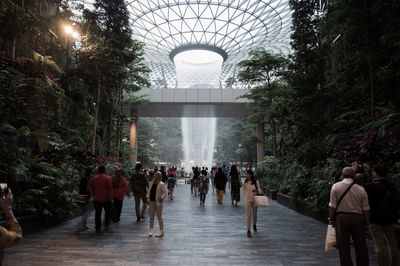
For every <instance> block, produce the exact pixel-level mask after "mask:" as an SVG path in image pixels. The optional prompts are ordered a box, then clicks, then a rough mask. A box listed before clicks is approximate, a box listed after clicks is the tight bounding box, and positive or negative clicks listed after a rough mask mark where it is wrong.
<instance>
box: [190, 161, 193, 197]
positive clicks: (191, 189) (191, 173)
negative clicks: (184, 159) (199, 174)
mask: <svg viewBox="0 0 400 266" xmlns="http://www.w3.org/2000/svg"><path fill="white" fill-rule="evenodd" d="M193 177H194V167H192V171H190V173H189V179H190V192H191V194H193V186H194V180H193Z"/></svg>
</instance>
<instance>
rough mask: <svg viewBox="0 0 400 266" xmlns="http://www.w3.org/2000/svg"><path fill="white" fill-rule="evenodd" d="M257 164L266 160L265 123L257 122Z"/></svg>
mask: <svg viewBox="0 0 400 266" xmlns="http://www.w3.org/2000/svg"><path fill="white" fill-rule="evenodd" d="M257 139H258V141H259V142H257V164H258V163H261V162H262V161H264V154H265V151H264V123H258V124H257Z"/></svg>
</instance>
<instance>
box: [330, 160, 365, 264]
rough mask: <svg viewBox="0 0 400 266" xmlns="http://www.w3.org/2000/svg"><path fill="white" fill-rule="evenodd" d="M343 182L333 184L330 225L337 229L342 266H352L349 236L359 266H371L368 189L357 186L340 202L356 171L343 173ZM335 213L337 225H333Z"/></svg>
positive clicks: (350, 169) (346, 169) (346, 168)
mask: <svg viewBox="0 0 400 266" xmlns="http://www.w3.org/2000/svg"><path fill="white" fill-rule="evenodd" d="M342 176H343V180H342V181H340V182H338V183H336V184H334V185H333V186H332V189H331V195H330V202H329V207H330V208H329V224H332V225H333V226H335V229H336V242H337V247H338V249H339V256H340V265H342V266H347V265H353V263H352V260H351V253H350V236H351V237H352V239H353V241H354V247H355V250H356V262H357V265H358V266H359V265H363V266H366V265H368V249H367V243H366V241H365V232H366V230H369V228H370V224H369V209H370V208H369V204H368V196H367V192H366V191H365V189H364V188H363V187H362V186H360V185H357V184H354V185H353V186H352V187H351V188H350V190H349V191H348V192H347V193H346V195H345V196H344V197H343V199H342V201H341V202H340V204H339V206H338V202H339V200H340V198H341V197H342V195H343V194H344V193H345V191H346V190H347V188H349V186H350V185H352V183H353V182H354V178H355V171H354V169H352V168H351V167H345V168H343V171H342ZM335 212H336V221H333V218H334V213H335Z"/></svg>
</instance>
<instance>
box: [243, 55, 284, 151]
mask: <svg viewBox="0 0 400 266" xmlns="http://www.w3.org/2000/svg"><path fill="white" fill-rule="evenodd" d="M238 66H239V67H240V69H241V70H240V72H239V75H238V79H239V81H241V82H244V83H249V86H250V87H251V89H250V92H249V93H248V94H246V95H244V96H243V97H245V98H248V99H250V100H251V103H250V104H249V106H250V110H251V112H252V116H253V117H254V119H255V120H256V121H264V120H265V121H267V123H268V125H269V126H270V129H271V137H272V152H273V155H274V156H277V121H276V118H277V117H276V116H274V114H273V112H272V111H271V107H272V105H273V104H275V103H276V102H278V101H280V99H281V96H282V89H283V88H284V84H283V83H282V82H281V81H280V79H279V78H280V77H282V75H283V71H284V70H285V68H286V67H287V59H286V58H285V57H283V56H281V55H274V54H271V53H269V52H267V51H266V50H264V49H263V48H261V49H256V50H253V51H251V52H250V53H249V59H247V60H243V61H241V62H239V63H238Z"/></svg>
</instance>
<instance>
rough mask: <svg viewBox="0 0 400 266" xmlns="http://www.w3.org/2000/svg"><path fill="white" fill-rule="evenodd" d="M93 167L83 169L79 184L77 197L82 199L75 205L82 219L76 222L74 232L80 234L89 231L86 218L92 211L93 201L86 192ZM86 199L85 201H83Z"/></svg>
mask: <svg viewBox="0 0 400 266" xmlns="http://www.w3.org/2000/svg"><path fill="white" fill-rule="evenodd" d="M93 169H94V166H87V167H85V173H84V175H82V176H81V179H80V182H79V196H80V197H81V198H82V200H81V201H79V202H77V201H76V203H77V204H78V205H79V207H80V209H81V212H82V217H81V219H80V220H79V222H78V225H77V229H76V232H77V233H79V232H82V231H84V230H86V229H89V226H88V225H87V218H88V217H89V214H90V212H91V211H92V210H93V199H91V198H90V195H89V191H88V190H87V183H88V181H89V179H90V177H91V175H92V173H93V172H94V171H93ZM85 198H86V200H84V199H85Z"/></svg>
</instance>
